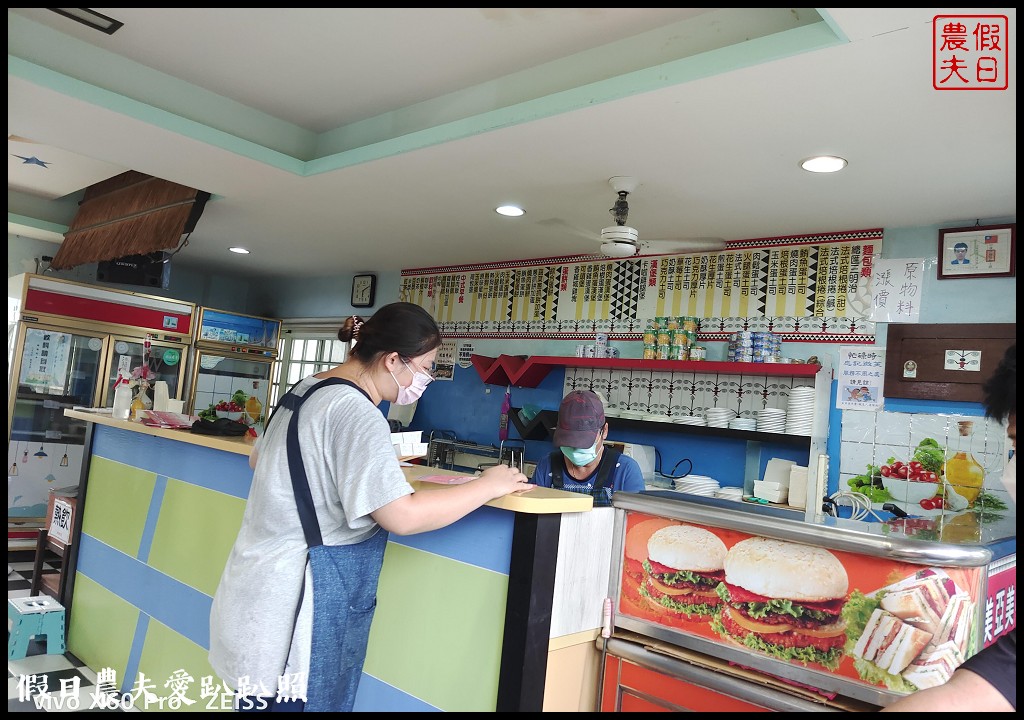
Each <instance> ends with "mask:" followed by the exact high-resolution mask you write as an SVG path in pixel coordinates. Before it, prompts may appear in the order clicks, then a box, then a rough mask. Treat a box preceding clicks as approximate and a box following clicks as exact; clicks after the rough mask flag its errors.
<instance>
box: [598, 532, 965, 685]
mask: <svg viewBox="0 0 1024 720" xmlns="http://www.w3.org/2000/svg"><path fill="white" fill-rule="evenodd" d="M622 547H623V557H622V568H621V569H622V572H621V575H620V577H621V586H620V588H619V596H618V598H617V603H616V613H617V615H619V616H628V617H630V618H634V619H636V620H640V621H644V622H647V623H653V624H656V625H658V626H660V627H663V628H668V629H671V630H672V631H674V632H677V633H681V634H683V635H692V636H696V637H701V638H704V639H707V640H711V641H713V642H715V643H718V644H723V645H728V646H729V647H733V648H737V649H740V650H743V651H745V652H749V653H755V654H757V655H761V656H764V657H768V658H771V659H773V660H775V661H778V662H782V663H788V664H790V665H796V666H799V667H803V668H807V669H809V670H812V671H816V672H822V673H832V674H834V675H838V676H840V677H842V678H844V679H846V680H849V681H851V682H854V683H860V684H864V685H870V686H875V687H879V688H882V689H884V690H888V691H890V692H894V693H900V694H903V693H909V692H913V691H914V690H916V689H919V688H925V687H933V686H935V685H939V684H942V683H943V682H945V681H946V680H948V679H949V677H950V676H951V675H952V672H953V670H954V669H956V667H957V666H959V665H960V664H961V663H962V662H963V661H964V660H965V659H966V658H967V657H968V656H970V655H971V654H973V653H974V652H975V651H976V649H977V648H978V647H979V644H978V642H979V640H978V628H977V624H978V623H977V621H978V616H979V613H978V612H977V608H978V602H979V597H980V593H981V583H982V572H981V570H982V569H981V568H940V567H925V566H921V565H912V564H909V563H902V562H896V561H892V560H888V559H886V558H885V557H882V556H874V555H862V554H856V553H850V552H844V551H838V550H828V549H825V548H821V547H816V546H812V545H807V544H802V543H796V542H792V541H788V540H780V539H776V538H770V537H762V536H757V535H750V534H748V533H743V532H738V531H734V530H726V529H722V528H716V527H710V526H704V525H698V524H694V523H686V522H681V521H677V520H672V519H668V518H661V517H655V516H651V515H646V514H643V513H636V512H628V513H627V517H626V523H625V538H624V542H623V544H622Z"/></svg>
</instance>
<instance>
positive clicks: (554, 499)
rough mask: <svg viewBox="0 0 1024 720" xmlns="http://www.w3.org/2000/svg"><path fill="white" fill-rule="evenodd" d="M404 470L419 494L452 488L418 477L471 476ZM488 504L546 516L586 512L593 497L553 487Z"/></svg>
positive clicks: (412, 467)
mask: <svg viewBox="0 0 1024 720" xmlns="http://www.w3.org/2000/svg"><path fill="white" fill-rule="evenodd" d="M402 469H403V470H404V471H405V478H406V479H407V480H408V481H409V484H410V485H412V486H413V489H415V490H416V491H417V492H418V491H420V490H428V489H429V490H434V489H435V488H436V489H438V490H440V491H444V489H445V488H448V487H451V486H450V485H445V484H443V483H432V482H424V481H422V480H418V479H417V478H421V477H426V476H429V475H443V476H445V477H467V475H468V473H464V472H462V473H460V472H454V471H452V470H445V469H443V468H436V467H430V466H428V465H408V466H406V467H403V468H402ZM487 505H488V506H490V507H495V508H501V509H502V510H512V511H514V512H522V513H529V514H533V515H545V514H550V513H570V512H587V511H588V510H592V509H593V507H594V498H593V497H591V496H590V495H584V494H583V493H574V492H568V491H566V490H556V489H554V488H545V487H533V488H532V489H531V490H530V491H529V492H525V493H523V494H522V495H506V496H505V497H500V498H498V499H497V500H491V501H490V502H488V503H487Z"/></svg>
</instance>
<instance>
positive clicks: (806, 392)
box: [786, 386, 814, 435]
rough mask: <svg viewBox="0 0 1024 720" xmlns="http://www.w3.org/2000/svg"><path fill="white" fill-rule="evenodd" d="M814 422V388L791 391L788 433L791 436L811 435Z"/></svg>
mask: <svg viewBox="0 0 1024 720" xmlns="http://www.w3.org/2000/svg"><path fill="white" fill-rule="evenodd" d="M813 420H814V388H813V387H807V386H805V387H795V388H793V389H792V390H790V391H789V406H788V407H787V409H786V432H787V433H788V434H790V435H810V434H811V423H812V421H813Z"/></svg>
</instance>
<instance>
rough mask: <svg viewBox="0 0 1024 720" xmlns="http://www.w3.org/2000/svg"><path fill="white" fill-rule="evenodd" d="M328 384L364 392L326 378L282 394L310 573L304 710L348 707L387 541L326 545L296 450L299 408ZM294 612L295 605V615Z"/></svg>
mask: <svg viewBox="0 0 1024 720" xmlns="http://www.w3.org/2000/svg"><path fill="white" fill-rule="evenodd" d="M328 385H349V386H351V387H354V388H356V389H357V390H359V392H362V393H363V394H364V395H365V394H366V393H365V392H364V391H363V390H362V388H360V387H359V386H357V385H355V384H354V383H351V382H349V381H348V380H342V379H341V378H328V379H326V380H321V381H320V382H318V383H317V384H316V385H314V386H313V387H312V388H310V389H309V390H308V391H307V392H306V394H305V395H303V396H302V397H299V396H298V395H293V394H292V393H290V392H289V393H287V394H285V396H284V397H283V398H281V406H282V407H286V408H288V409H289V410H291V411H292V416H291V419H290V421H289V423H288V435H287V438H288V440H287V442H288V466H289V469H290V471H291V481H292V490H293V492H294V493H295V502H296V505H297V506H298V511H299V520H300V521H301V523H302V532H303V534H304V535H305V538H306V545H307V546H308V548H309V568H310V573H311V575H312V577H313V641H312V645H311V646H310V652H309V677H308V679H307V681H306V702H305V707H304V711H305V712H348V711H351V710H352V705H353V703H354V702H355V697H356V690H357V689H358V687H359V678H360V676H361V675H362V673H363V661H364V660H365V659H366V645H367V641H368V639H369V636H370V621H371V620H373V611H374V609H375V608H376V605H377V580H378V578H379V577H380V568H381V565H382V564H383V562H384V548H385V547H386V546H387V542H388V533H387V531H386V530H384V529H383V528H378V530H377V532H376V533H374V534H373V536H372V537H369V538H367V539H366V540H363V541H362V542H359V543H355V544H352V545H324V542H323V536H322V535H321V533H320V523H319V522H318V521H317V518H316V511H315V509H314V507H313V496H312V494H311V493H310V490H309V480H308V478H307V476H306V469H305V466H304V465H303V463H302V454H301V452H300V450H299V409H300V408H301V407H302V404H303V403H304V402H305V401H306V400H307V399H308V398H309V396H310V395H312V394H313V393H314V392H316V391H317V390H319V389H320V388H322V387H326V386H328ZM367 399H369V398H367ZM268 424H269V421H268ZM301 604H302V599H301V596H300V599H299V606H301ZM298 612H299V611H298V607H297V608H296V610H295V614H296V617H297V616H298Z"/></svg>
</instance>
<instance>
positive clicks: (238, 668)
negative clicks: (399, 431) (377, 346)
mask: <svg viewBox="0 0 1024 720" xmlns="http://www.w3.org/2000/svg"><path fill="white" fill-rule="evenodd" d="M317 382H319V380H318V379H317V378H314V377H308V378H304V379H303V380H301V381H300V382H299V383H298V384H297V385H296V386H295V388H294V392H295V393H296V394H298V395H304V394H305V393H306V392H307V391H308V390H309V388H310V387H312V386H313V385H314V384H315V383H317ZM291 417H292V412H291V411H290V410H287V409H285V408H281V407H279V408H278V409H277V410H276V411H275V413H274V420H273V422H272V423H270V425H269V427H268V428H267V431H266V433H265V434H264V435H263V437H261V438H260V439H259V440H258V441H257V444H256V448H255V452H257V453H258V455H257V457H258V462H257V464H256V472H255V473H254V475H253V481H252V487H251V488H250V490H249V498H248V501H247V503H246V506H245V514H244V515H243V517H242V526H241V528H240V529H239V531H238V537H237V539H236V540H235V544H234V547H233V548H232V549H231V554H230V555H229V556H228V561H227V565H226V566H225V567H224V573H223V575H222V576H221V579H220V585H219V586H218V587H217V592H216V593H215V595H214V598H213V607H212V609H211V611H210V654H209V659H210V664H211V665H212V666H213V669H214V670H216V671H217V674H218V675H220V677H221V678H222V679H223V680H224V681H225V682H227V683H228V685H230V686H231V687H232V688H233V689H235V690H240V689H243V690H244V689H246V688H248V690H249V692H248V694H257V693H258V694H261V695H275V694H276V693H277V689H278V679H279V677H280V676H282V675H285V674H287V675H288V676H289V678H292V679H295V678H301V682H300V685H301V687H302V688H303V689H304V688H305V680H306V678H307V677H308V673H309V650H310V642H311V637H312V619H313V608H312V603H311V599H312V596H313V588H312V579H311V577H310V574H309V572H308V570H307V569H306V567H307V566H306V541H305V537H304V536H303V533H302V525H301V524H300V522H299V515H298V511H297V510H296V505H295V495H294V493H293V492H292V486H291V480H290V476H289V473H288V462H287V449H286V442H285V437H286V432H287V428H288V423H289V421H290V420H291ZM299 438H300V445H301V450H302V460H303V464H304V465H305V468H306V475H307V477H308V479H309V487H310V491H311V493H312V495H313V504H314V506H315V508H316V514H317V519H318V521H319V523H320V530H321V533H322V535H323V541H324V544H325V545H349V544H352V543H356V542H360V541H362V540H365V539H366V538H368V537H370V536H371V535H373V533H375V532H377V531H378V530H379V529H380V526H379V525H377V523H375V522H374V520H373V518H372V517H371V516H370V513H372V512H373V511H375V510H377V509H378V508H380V507H383V506H384V505H387V504H388V503H390V502H392V501H393V500H397V499H398V498H400V497H402V496H404V495H408V494H410V493H412V491H413V490H412V487H411V486H410V485H409V483H408V482H406V480H405V475H404V474H403V472H402V469H401V466H400V465H399V463H398V459H397V458H396V456H395V451H394V447H393V446H392V444H391V434H390V428H389V427H388V422H387V420H386V419H385V417H384V415H383V414H382V413H381V412H380V410H379V409H378V408H377V407H376V406H375V405H373V403H371V402H370V400H368V399H367V397H366V396H365V395H363V393H362V392H360V391H358V390H356V389H355V388H352V387H349V386H347V385H333V386H328V387H325V388H323V389H321V390H318V391H317V392H316V394H315V395H313V396H312V397H310V399H309V400H308V401H307V402H306V403H305V404H304V405H303V406H302V412H301V414H300V416H299ZM303 578H305V580H304V581H305V593H304V594H303V595H302V608H301V611H300V613H299V616H298V619H297V620H296V617H295V608H296V606H297V604H298V603H299V597H300V586H301V584H302V583H303ZM293 626H294V633H293ZM246 678H247V681H246V682H247V683H248V684H247V685H246V683H243V682H242V681H243V680H246ZM243 686H245V687H243ZM261 686H262V687H261ZM253 687H255V690H253V689H252V688H253Z"/></svg>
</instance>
